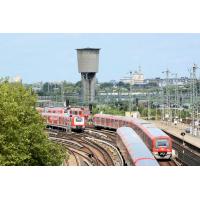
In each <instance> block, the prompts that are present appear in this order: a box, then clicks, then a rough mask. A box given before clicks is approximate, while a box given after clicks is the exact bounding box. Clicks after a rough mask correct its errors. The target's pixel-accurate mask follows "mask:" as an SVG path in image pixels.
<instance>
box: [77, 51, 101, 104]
mask: <svg viewBox="0 0 200 200" xmlns="http://www.w3.org/2000/svg"><path fill="white" fill-rule="evenodd" d="M76 50H77V58H78V72H79V73H81V79H82V99H83V102H84V103H91V102H93V101H94V98H95V88H96V73H97V72H98V71H99V50H100V49H97V48H83V49H76Z"/></svg>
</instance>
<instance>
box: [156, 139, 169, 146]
mask: <svg viewBox="0 0 200 200" xmlns="http://www.w3.org/2000/svg"><path fill="white" fill-rule="evenodd" d="M168 146H169V141H168V140H166V139H158V140H157V141H156V147H157V148H159V147H168Z"/></svg>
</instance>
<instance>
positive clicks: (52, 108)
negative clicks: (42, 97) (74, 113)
mask: <svg viewBox="0 0 200 200" xmlns="http://www.w3.org/2000/svg"><path fill="white" fill-rule="evenodd" d="M45 109H51V110H54V109H65V108H64V107H45Z"/></svg>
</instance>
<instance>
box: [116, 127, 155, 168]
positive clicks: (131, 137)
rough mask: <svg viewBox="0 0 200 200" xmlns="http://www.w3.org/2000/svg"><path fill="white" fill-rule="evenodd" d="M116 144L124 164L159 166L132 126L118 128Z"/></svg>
mask: <svg viewBox="0 0 200 200" xmlns="http://www.w3.org/2000/svg"><path fill="white" fill-rule="evenodd" d="M116 144H117V147H118V149H119V150H120V152H121V154H122V155H123V158H124V162H125V164H126V165H133V166H159V164H158V162H157V160H156V159H155V158H154V156H153V155H152V153H151V151H150V150H149V149H148V148H147V146H146V145H145V144H144V142H143V141H142V139H141V138H140V137H139V136H138V135H137V133H136V132H135V131H134V130H133V129H132V128H130V127H121V128H118V129H117V139H116Z"/></svg>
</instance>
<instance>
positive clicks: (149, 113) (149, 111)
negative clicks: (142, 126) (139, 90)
mask: <svg viewBox="0 0 200 200" xmlns="http://www.w3.org/2000/svg"><path fill="white" fill-rule="evenodd" d="M150 106H151V105H150V94H149V92H148V120H150V115H151V110H150Z"/></svg>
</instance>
